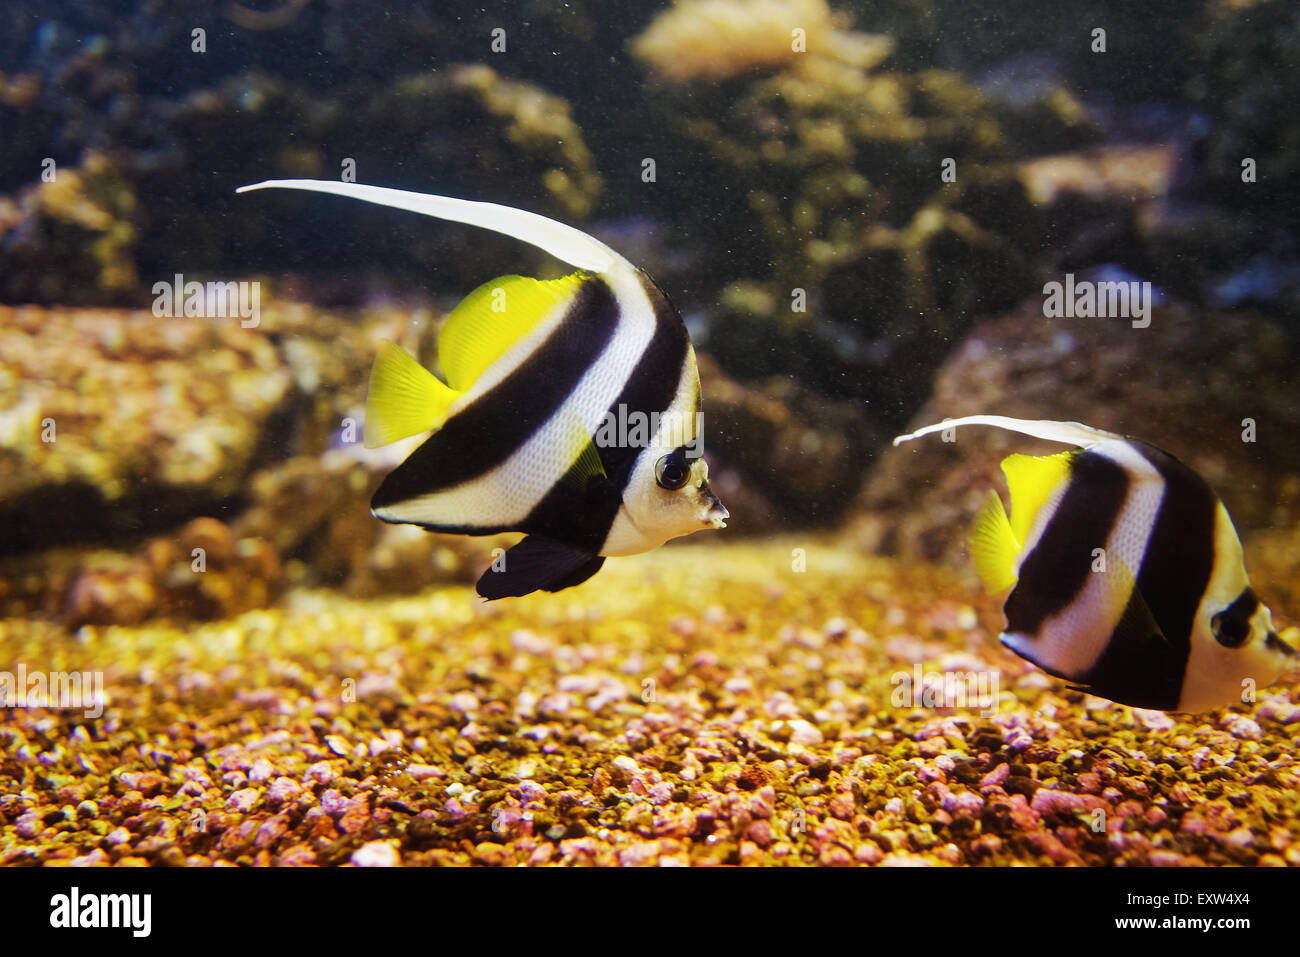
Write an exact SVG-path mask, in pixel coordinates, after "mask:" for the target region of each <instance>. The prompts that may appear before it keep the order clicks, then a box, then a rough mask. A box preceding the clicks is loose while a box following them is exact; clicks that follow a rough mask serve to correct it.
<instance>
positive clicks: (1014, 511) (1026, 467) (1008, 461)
mask: <svg viewBox="0 0 1300 957" xmlns="http://www.w3.org/2000/svg"><path fill="white" fill-rule="evenodd" d="M1078 454H1079V453H1078V450H1077V449H1071V450H1069V451H1068V452H1058V453H1056V454H1055V455H1008V456H1007V457H1006V458H1005V459H1003V460H1002V472H1003V474H1004V475H1006V477H1007V488H1008V489H1009V490H1010V491H1011V532H1012V534H1013V535H1015V538H1016V541H1017V542H1018V543H1019V545H1021V546H1023V545H1024V544H1025V540H1026V539H1027V538H1029V529H1030V528H1031V527H1032V526H1033V524H1034V517H1035V516H1036V515H1038V513H1039V512H1040V511H1042V509H1043V506H1044V505H1046V504H1047V500H1048V499H1049V498H1051V497H1052V493H1053V492H1055V491H1056V489H1057V488H1058V487H1060V485H1061V483H1062V482H1064V481H1066V480H1067V479H1068V478H1069V477H1070V462H1071V461H1072V460H1073V458H1074V456H1076V455H1078Z"/></svg>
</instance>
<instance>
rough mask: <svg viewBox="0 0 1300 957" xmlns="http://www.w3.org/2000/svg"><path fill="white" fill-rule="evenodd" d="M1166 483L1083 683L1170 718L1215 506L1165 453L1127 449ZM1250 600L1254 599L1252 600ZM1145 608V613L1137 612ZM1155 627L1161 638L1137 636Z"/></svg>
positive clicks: (1209, 550)
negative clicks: (1128, 593) (1130, 587)
mask: <svg viewBox="0 0 1300 957" xmlns="http://www.w3.org/2000/svg"><path fill="white" fill-rule="evenodd" d="M1129 444H1130V445H1131V446H1132V447H1133V448H1134V449H1136V450H1137V451H1138V452H1139V453H1141V455H1142V456H1143V458H1145V459H1146V460H1147V461H1148V462H1150V463H1151V464H1152V465H1153V466H1155V468H1156V471H1158V472H1159V473H1160V477H1161V478H1162V479H1164V482H1165V491H1164V496H1163V497H1162V498H1161V500H1160V507H1159V509H1158V510H1157V512H1156V519H1155V525H1154V526H1153V528H1152V530H1151V536H1150V538H1149V539H1148V540H1147V547H1146V553H1145V555H1144V556H1143V559H1142V567H1141V569H1140V570H1139V571H1138V575H1137V595H1135V596H1132V597H1130V599H1129V607H1128V608H1127V609H1126V610H1125V616H1124V620H1123V621H1122V622H1121V628H1119V629H1116V633H1115V634H1114V635H1113V636H1112V637H1111V641H1110V643H1109V644H1108V645H1107V647H1106V650H1105V651H1104V652H1103V654H1102V656H1101V657H1100V658H1099V659H1098V660H1097V663H1096V664H1095V665H1093V667H1092V668H1091V669H1090V670H1089V672H1088V674H1087V675H1086V676H1085V678H1084V680H1085V681H1086V682H1087V683H1088V684H1089V685H1090V686H1091V687H1092V688H1093V689H1095V690H1096V691H1097V692H1098V693H1099V694H1103V695H1105V696H1106V697H1108V698H1111V699H1112V700H1114V701H1119V702H1121V703H1122V704H1129V705H1134V706H1135V707H1140V708H1158V709H1162V710H1174V709H1176V708H1177V707H1178V700H1179V697H1180V696H1181V694H1182V686H1183V675H1184V673H1185V672H1186V671H1187V659H1188V656H1189V655H1190V654H1191V647H1192V645H1191V635H1192V625H1193V624H1194V622H1195V619H1196V610H1197V608H1198V607H1199V605H1200V603H1201V598H1202V597H1203V596H1204V595H1205V589H1206V587H1207V586H1208V585H1209V583H1210V575H1211V574H1212V572H1213V570H1214V523H1215V515H1216V513H1217V511H1218V504H1219V502H1218V499H1217V498H1216V497H1215V495H1214V492H1212V491H1211V490H1210V487H1209V486H1208V485H1207V484H1206V483H1205V480H1204V479H1203V478H1201V477H1200V476H1199V475H1197V474H1196V473H1195V472H1193V471H1192V470H1191V469H1189V468H1188V467H1187V466H1186V465H1183V463H1181V462H1179V461H1178V460H1177V459H1175V458H1174V457H1173V456H1172V455H1169V454H1168V453H1167V452H1162V451H1161V450H1160V449H1157V448H1155V447H1154V446H1151V445H1147V444H1146V443H1145V442H1138V441H1130V443H1129ZM1252 597H1253V595H1252ZM1142 602H1145V604H1146V606H1147V608H1149V609H1150V611H1149V613H1146V612H1145V611H1143V610H1139V609H1138V608H1136V607H1135V606H1137V605H1139V604H1140V603H1142ZM1153 618H1154V620H1155V624H1156V625H1157V626H1159V629H1160V633H1161V634H1162V635H1163V638H1161V637H1159V636H1153V635H1151V634H1147V633H1139V631H1140V630H1142V626H1140V625H1137V624H1132V625H1127V626H1126V623H1129V622H1146V623H1147V624H1146V626H1145V631H1147V632H1149V631H1150V630H1151V627H1150V621H1151V619H1153Z"/></svg>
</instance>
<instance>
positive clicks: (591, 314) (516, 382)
mask: <svg viewBox="0 0 1300 957" xmlns="http://www.w3.org/2000/svg"><path fill="white" fill-rule="evenodd" d="M618 319H619V306H618V302H617V301H616V300H615V298H614V292H613V290H612V289H610V288H609V285H608V284H607V283H606V282H605V281H604V280H603V279H600V278H599V277H595V276H593V277H591V278H589V279H587V280H586V281H585V282H583V283H582V285H581V286H579V287H578V291H577V293H576V294H575V296H574V298H573V301H572V302H571V303H570V305H569V309H568V311H567V312H566V314H565V316H564V318H563V319H562V320H561V321H560V322H559V323H558V324H557V325H556V327H555V328H554V329H553V330H552V331H551V333H550V335H548V336H547V337H546V339H545V340H543V341H542V342H541V343H540V344H539V345H538V347H537V348H536V349H535V350H533V352H532V354H531V355H529V356H528V357H527V358H526V359H524V361H523V362H521V363H520V364H519V365H518V366H517V367H516V368H515V369H514V371H512V372H511V373H510V374H509V375H507V376H506V377H505V378H504V379H503V380H502V381H501V382H499V383H497V385H496V386H495V387H494V388H492V389H490V390H489V391H488V392H486V393H485V394H484V395H482V396H479V398H478V399H476V400H475V401H474V402H473V403H471V404H470V405H468V406H466V407H465V408H464V409H462V410H461V411H460V412H458V413H457V414H456V415H454V416H452V417H451V418H450V419H448V420H447V422H446V424H445V425H444V426H443V427H442V428H441V429H439V430H438V431H437V432H435V433H433V435H431V436H430V437H429V438H428V439H427V440H426V441H425V443H424V444H423V445H421V446H420V447H419V448H418V449H416V450H415V451H414V452H413V453H411V455H410V456H409V457H408V458H407V459H406V461H404V462H403V463H402V464H401V465H399V466H398V467H397V468H396V469H394V470H393V471H392V472H391V473H389V475H388V476H387V477H386V478H385V479H384V481H383V484H381V485H380V486H379V490H378V491H376V492H375V496H374V498H373V499H372V500H371V503H370V507H371V508H372V509H380V508H385V507H389V506H392V505H394V504H396V503H398V502H401V501H404V500H406V499H411V498H416V497H418V496H421V495H428V494H430V493H432V492H437V491H440V490H443V489H449V488H454V487H455V486H457V485H460V484H461V483H463V482H467V481H469V480H470V479H473V478H475V477H476V476H479V475H482V474H483V473H484V472H487V471H490V470H491V469H493V468H496V467H497V466H499V465H500V464H501V463H502V462H504V461H505V460H506V459H508V458H509V457H510V456H511V455H513V454H514V453H515V452H516V451H517V450H518V449H519V448H520V447H521V446H522V445H523V444H524V443H525V442H527V441H528V439H529V438H530V437H531V436H532V435H533V433H534V432H536V431H537V430H538V429H540V428H541V427H542V426H543V425H545V424H546V422H547V420H548V419H550V417H551V416H552V415H554V414H555V412H556V410H557V409H559V408H560V406H561V405H562V404H563V403H564V400H565V399H567V398H568V396H569V395H570V393H572V392H573V390H574V389H575V388H576V387H577V385H578V382H579V381H580V380H581V379H582V377H583V375H585V374H586V372H587V370H588V369H589V368H590V367H591V365H592V364H593V363H594V362H595V361H596V360H597V359H598V358H599V356H600V354H601V352H602V351H603V350H604V349H605V347H606V346H607V345H608V344H609V342H610V340H611V339H613V337H614V333H615V330H616V329H617V327H618ZM439 527H441V526H439ZM448 530H450V529H448ZM458 530H459V529H458Z"/></svg>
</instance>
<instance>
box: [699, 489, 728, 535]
mask: <svg viewBox="0 0 1300 957" xmlns="http://www.w3.org/2000/svg"><path fill="white" fill-rule="evenodd" d="M700 498H701V499H703V501H704V504H705V509H704V525H705V527H706V528H726V527H727V519H729V518H731V513H730V512H728V511H727V506H725V505H723V504H722V501H721V500H720V499H719V498H718V496H716V495H714V494H713V489H711V488H709V483H708V482H707V481H705V482H701V483H700Z"/></svg>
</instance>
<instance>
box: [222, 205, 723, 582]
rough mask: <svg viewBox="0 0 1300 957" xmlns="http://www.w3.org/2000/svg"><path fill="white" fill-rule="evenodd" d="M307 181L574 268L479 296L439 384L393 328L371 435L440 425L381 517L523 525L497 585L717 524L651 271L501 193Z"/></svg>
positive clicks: (470, 528) (572, 576)
mask: <svg viewBox="0 0 1300 957" xmlns="http://www.w3.org/2000/svg"><path fill="white" fill-rule="evenodd" d="M268 187H274V188H284V189H301V190H311V191H315V192H320V193H331V194H334V195H338V196H346V197H350V198H352V199H360V200H364V201H366V202H371V203H378V204H380V205H382V206H391V207H394V208H396V209H405V210H410V211H412V212H417V213H423V214H424V215H427V216H434V217H436V218H438V219H446V220H452V221H455V222H460V223H467V224H469V225H472V226H479V227H482V228H483V229H490V230H493V231H495V232H499V233H504V234H506V235H509V236H514V237H515V238H516V239H519V240H522V241H523V242H526V243H530V244H532V245H534V246H537V247H539V248H541V249H543V250H545V251H546V252H548V253H550V254H551V255H553V256H555V257H556V258H557V259H561V260H563V261H565V262H567V263H569V264H570V265H572V266H575V267H577V269H578V272H576V273H573V274H572V275H569V276H566V277H564V278H563V279H556V280H550V281H538V280H536V279H529V278H526V277H523V276H504V277H501V278H499V279H495V280H492V281H489V282H487V283H485V284H483V285H482V286H480V287H479V288H478V289H476V290H475V291H474V292H472V293H470V295H469V296H467V297H466V298H465V299H464V300H463V301H462V302H461V304H460V305H459V306H457V307H456V309H455V310H453V312H452V313H451V315H450V316H449V317H448V319H447V321H446V323H445V325H444V326H443V328H442V330H441V332H440V334H439V339H438V353H439V363H440V365H441V366H442V371H443V374H444V376H445V377H446V380H447V381H446V383H445V384H444V383H443V382H442V381H441V380H439V379H438V378H437V377H436V376H434V375H433V373H431V372H429V371H428V370H426V369H424V368H423V367H422V366H421V365H420V364H419V363H418V362H416V361H415V359H413V358H411V357H410V356H409V355H407V354H406V353H405V352H404V351H403V350H402V349H401V348H400V347H399V346H397V345H396V344H394V343H391V342H386V343H384V344H383V345H382V346H381V348H380V351H379V355H378V357H377V358H376V360H375V366H374V369H373V371H372V373H371V377H370V394H369V396H368V399H367V405H366V422H365V438H366V445H367V446H369V447H375V446H379V445H386V444H388V443H390V442H395V441H397V440H399V439H402V438H406V437H408V436H412V435H418V434H420V433H423V432H427V431H429V430H430V429H433V430H436V431H434V433H433V435H432V436H430V437H429V438H428V439H427V440H426V441H425V442H424V444H423V445H421V446H420V447H419V448H418V449H416V450H415V451H414V452H413V453H411V455H410V456H408V457H407V459H406V460H405V461H404V462H403V463H402V464H401V465H400V466H398V467H397V469H395V470H394V471H393V472H392V473H390V474H389V475H388V476H387V477H386V478H385V480H384V482H383V484H382V485H380V487H379V490H378V491H377V492H376V493H375V496H374V499H373V500H372V502H371V511H372V513H373V514H374V515H375V516H377V517H378V518H381V519H383V520H384V521H386V522H394V523H408V524H413V525H420V526H423V527H425V528H428V529H435V530H438V531H445V532H455V533H460V534H466V535H488V534H493V533H497V532H507V531H522V532H525V533H527V537H526V538H524V539H523V541H521V542H519V543H518V544H517V545H515V546H514V547H513V548H511V549H510V550H509V551H507V552H506V553H505V554H504V555H503V556H500V557H499V558H498V559H497V561H495V562H493V565H492V567H490V568H489V569H488V570H487V571H486V572H484V573H483V576H482V577H481V578H480V579H479V581H478V593H479V594H480V595H482V596H483V597H484V598H502V597H505V596H517V595H526V594H528V593H530V592H533V591H537V590H539V589H545V590H546V591H559V590H560V589H563V588H569V587H571V586H573V585H577V584H580V583H582V582H584V581H586V580H587V579H588V578H590V577H591V576H592V575H594V574H595V573H596V572H597V571H598V570H599V569H600V567H601V565H602V564H603V563H604V561H605V557H606V556H609V555H631V554H636V553H638V552H645V551H649V550H651V549H654V548H658V547H659V546H660V545H662V544H663V543H664V542H666V541H668V540H669V539H670V538H675V537H677V536H679V535H686V534H689V533H691V532H694V531H698V530H700V529H704V528H722V527H724V525H725V524H726V519H727V518H728V515H727V510H726V509H725V508H724V507H723V506H722V503H721V502H719V501H718V499H717V497H716V496H715V495H714V494H713V492H712V491H711V490H710V488H709V483H708V466H707V464H706V463H705V461H704V459H703V457H702V442H701V436H700V379H699V373H698V371H697V370H696V364H695V351H694V349H693V348H692V346H691V342H690V338H689V336H688V335H687V333H686V326H685V325H684V324H683V322H682V319H681V316H680V315H679V314H678V313H677V311H676V309H674V308H673V306H672V305H671V304H670V303H669V302H668V299H667V298H666V297H665V296H664V294H663V293H662V292H661V291H660V290H659V288H658V287H657V286H656V285H655V284H654V282H653V281H652V280H651V279H650V277H649V276H647V275H646V274H645V273H643V272H642V271H641V270H639V269H637V268H636V267H635V266H633V265H632V264H631V263H630V262H628V261H627V260H626V259H624V258H623V257H622V256H620V255H619V254H618V253H616V252H614V250H612V249H610V248H609V247H608V246H606V245H605V244H604V243H601V242H600V241H598V240H597V239H595V238H593V237H591V236H588V235H587V234H586V233H583V232H581V231H579V230H577V229H574V228H573V227H571V226H566V225H564V224H562V223H558V222H555V221H554V220H551V219H547V218H546V217H544V216H539V215H537V214H536V213H529V212H525V211H523V210H518V209H511V208H510V207H507V206H498V205H495V204H492V203H476V202H470V201H468V200H463V199H453V198H451V197H446V196H430V195H426V194H423V193H412V192H407V191H405V190H396V189H385V188H382V187H376V186H361V185H357V184H354V183H336V182H329V181H320V180H272V181H268V182H265V183H258V184H257V185H255V186H245V187H243V188H242V189H241V190H240V192H243V191H244V190H252V189H263V188H268Z"/></svg>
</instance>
